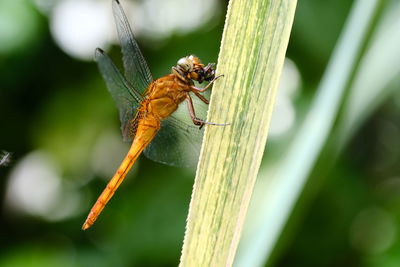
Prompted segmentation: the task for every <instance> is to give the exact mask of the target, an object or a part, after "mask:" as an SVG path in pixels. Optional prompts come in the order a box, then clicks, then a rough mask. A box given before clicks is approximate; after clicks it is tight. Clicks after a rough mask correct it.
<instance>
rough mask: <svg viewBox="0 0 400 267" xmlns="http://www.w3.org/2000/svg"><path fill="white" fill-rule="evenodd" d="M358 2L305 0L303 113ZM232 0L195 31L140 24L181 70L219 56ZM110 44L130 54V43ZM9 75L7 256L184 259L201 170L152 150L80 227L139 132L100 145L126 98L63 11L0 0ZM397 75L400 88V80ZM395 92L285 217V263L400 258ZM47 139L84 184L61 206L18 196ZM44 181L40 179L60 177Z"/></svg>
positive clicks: (67, 176) (297, 34) (157, 70)
mask: <svg viewBox="0 0 400 267" xmlns="http://www.w3.org/2000/svg"><path fill="white" fill-rule="evenodd" d="M352 2H353V1H346V0H340V1H338V0H328V1H318V0H306V1H299V3H298V8H297V12H296V17H295V21H294V26H293V32H292V36H291V41H290V43H289V48H288V54H287V55H288V57H289V58H291V59H293V60H294V61H295V63H296V65H297V67H298V69H299V71H300V73H301V78H302V88H301V94H300V95H299V97H298V98H297V100H296V112H297V114H298V116H297V120H296V122H295V123H296V124H298V123H299V121H300V120H301V117H302V114H304V113H306V110H307V107H308V104H309V103H310V102H311V99H312V96H313V94H314V91H315V88H316V86H317V84H318V82H319V81H320V78H321V75H322V73H323V72H324V70H325V67H326V64H327V62H328V60H329V57H330V54H331V52H332V49H333V47H334V45H335V43H336V41H337V38H338V35H339V33H340V31H341V30H342V27H343V23H344V21H345V19H346V16H347V15H348V12H349V9H350V7H351V5H352ZM220 4H221V6H223V7H224V8H223V10H222V12H220V15H219V17H218V19H217V20H216V21H212V22H210V23H208V24H206V25H204V26H203V27H202V28H199V29H196V30H194V31H193V32H191V33H188V34H184V35H183V34H172V35H171V36H170V37H168V38H167V39H166V40H163V42H161V43H158V44H152V43H151V42H152V41H151V40H147V39H141V38H140V36H138V41H139V43H140V45H141V47H142V51H143V53H144V55H145V58H146V59H147V60H148V62H149V65H150V68H151V70H152V71H153V75H154V77H159V76H161V75H164V74H166V73H168V72H169V71H170V67H171V66H172V65H173V64H175V62H176V60H177V59H178V58H180V57H181V56H182V55H187V54H190V53H193V54H196V55H198V56H199V57H201V58H202V59H203V61H204V62H215V61H216V59H217V55H218V49H219V45H220V39H221V34H222V28H223V23H224V14H225V6H226V2H225V1H220ZM155 8H156V7H155ZM110 12H111V8H110ZM193 12H196V11H193ZM132 20H134V18H132ZM76 30H79V29H76ZM16 33H17V34H16ZM385 52H386V51H382V53H383V54H384V53H385ZM110 54H111V56H112V57H113V58H114V59H115V61H116V62H120V61H119V58H120V53H119V48H118V47H117V46H114V47H112V49H111V51H110ZM0 81H1V84H0V111H1V116H0V124H1V125H2V131H0V150H5V151H10V152H11V153H12V160H11V163H10V164H9V165H8V166H0V178H1V179H0V186H1V192H2V194H1V195H2V198H1V201H2V211H1V218H0V225H1V229H2V230H1V234H0V248H1V250H0V266H55V265H57V266H75V265H77V266H110V265H115V266H176V265H177V263H178V261H179V255H180V249H181V245H182V239H183V233H184V226H185V219H186V214H187V208H188V205H189V200H190V194H191V189H192V183H193V180H192V179H193V177H194V174H193V173H192V172H190V171H187V170H181V169H178V168H172V167H168V166H164V165H160V164H157V163H154V162H151V161H149V160H147V159H146V158H144V157H142V158H141V159H140V161H139V163H138V164H137V166H136V167H135V168H134V170H133V171H132V172H131V174H130V175H128V178H127V181H126V182H125V183H124V184H123V186H122V187H121V188H120V189H119V190H118V192H117V194H116V196H115V197H114V198H113V200H112V201H111V202H110V204H109V205H108V206H107V207H106V209H105V211H104V213H103V214H102V216H101V217H100V219H99V221H98V222H97V223H96V225H95V226H94V227H93V229H91V230H90V231H88V232H82V231H81V230H80V226H81V224H82V222H83V221H84V218H85V216H86V213H87V211H88V210H89V208H90V205H91V204H92V203H93V201H94V200H95V198H96V197H97V195H98V194H99V193H100V192H101V190H102V189H103V187H104V186H105V180H107V179H109V178H110V175H111V174H112V173H113V171H114V170H115V169H116V168H117V166H118V164H119V162H118V161H119V160H122V158H123V156H124V153H125V152H126V151H127V150H128V146H129V144H122V141H118V142H119V143H117V144H118V146H121V147H122V150H118V149H117V150H116V151H114V150H113V149H112V148H109V150H106V151H104V150H102V151H103V152H104V154H103V155H97V154H96V151H97V150H96V144H97V143H98V142H99V139H100V138H101V136H104V135H107V134H108V133H111V136H118V137H119V122H118V115H117V109H116V108H115V107H114V104H113V102H112V99H111V97H110V96H109V95H108V93H107V90H106V89H105V84H104V83H103V81H102V80H101V77H100V74H99V72H98V71H97V67H96V65H95V63H94V62H83V61H78V60H76V59H73V58H71V57H70V56H68V55H67V54H65V53H64V52H63V51H61V50H60V48H58V47H57V46H56V44H55V43H54V42H53V39H52V36H51V34H50V30H49V18H48V17H47V15H45V14H44V13H41V12H39V11H38V10H37V9H36V6H35V5H34V3H33V2H31V1H29V0H18V1H14V0H3V1H1V2H0ZM388 86H389V85H388ZM391 86H394V88H398V87H399V81H398V80H396V81H393V82H392V83H391ZM227 90H229V88H227ZM392 92H393V93H392V97H390V98H387V99H386V100H384V101H383V102H381V103H380V106H379V107H377V110H376V111H374V112H373V113H372V114H368V118H367V119H366V121H365V122H364V123H363V124H362V127H361V128H360V129H359V130H358V131H357V132H356V133H355V134H354V136H353V137H352V139H351V141H350V144H349V145H347V146H346V147H345V148H344V150H343V153H341V154H340V155H341V156H340V157H339V158H338V160H337V161H336V163H335V164H334V166H333V167H331V168H328V169H324V168H323V166H325V165H324V162H323V161H324V159H325V158H326V159H325V160H330V159H331V157H329V155H328V157H323V158H321V159H320V160H319V161H318V166H320V167H318V166H317V167H316V168H315V170H314V171H313V177H314V176H315V177H324V182H323V183H322V182H320V181H319V180H318V179H312V180H311V181H312V183H315V185H314V184H311V189H310V190H308V191H307V192H306V194H305V196H304V197H305V198H307V193H309V194H310V197H309V198H310V200H309V201H308V202H307V201H306V204H304V206H305V207H304V208H302V209H300V210H299V211H298V212H297V213H298V214H297V216H296V219H295V220H294V222H292V223H291V224H290V225H289V228H288V229H287V230H286V231H285V233H284V235H283V238H282V239H283V240H284V242H283V243H282V245H281V247H280V249H279V253H278V254H277V256H276V258H275V261H274V264H275V265H276V266H293V265H295V266H337V265H344V266H389V267H390V266H398V265H399V264H400V254H398V251H399V249H400V240H399V238H398V232H399V231H400V229H399V226H400V221H399V218H400V213H399V212H400V208H399V207H400V198H399V193H400V177H399V166H400V164H399V162H400V143H399V140H400V119H399V118H400V116H399V110H400V94H399V90H393V91H392ZM310 131H312V129H310ZM269 141H270V142H269V143H268V148H269V149H268V150H267V151H268V152H269V153H272V154H271V155H274V153H276V154H279V151H280V150H281V149H282V147H283V146H282V145H279V144H278V143H276V144H277V145H276V146H274V144H275V142H274V139H270V140H269ZM33 151H45V153H47V154H48V155H49V156H50V157H51V158H52V159H53V160H54V161H55V162H56V164H57V169H58V170H59V174H60V177H61V178H62V185H63V186H64V187H68V188H69V190H73V191H74V192H76V193H79V195H80V198H79V199H80V202H79V205H78V208H77V210H76V212H75V213H72V215H71V216H69V217H67V218H65V219H60V220H51V219H48V218H44V217H41V216H32V215H27V214H25V213H21V212H19V211H18V210H17V209H14V208H13V207H12V206H10V205H9V203H7V199H8V197H6V191H7V186H8V184H10V177H13V176H12V173H13V172H14V169H15V168H16V166H17V165H18V163H19V162H21V160H22V159H24V158H25V157H26V156H27V155H29V154H30V153H32V152H33ZM101 159H103V160H106V161H107V160H108V161H109V162H108V165H111V166H107V170H106V171H102V170H98V169H96V168H95V167H93V166H94V163H93V161H96V160H101ZM288 168H290V166H288ZM100 178H101V179H100ZM314 181H315V182H314ZM36 186H37V188H31V190H38V189H39V188H41V187H44V186H46V185H44V184H37V185H36ZM312 188H316V189H315V191H313V190H312ZM379 229H381V231H378V230H379ZM382 229H383V230H382ZM390 231H392V232H390ZM360 233H361V234H360ZM363 233H364V234H363ZM365 244H367V245H365ZM368 244H369V245H368Z"/></svg>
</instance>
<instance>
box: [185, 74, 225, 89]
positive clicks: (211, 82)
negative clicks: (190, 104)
mask: <svg viewBox="0 0 400 267" xmlns="http://www.w3.org/2000/svg"><path fill="white" fill-rule="evenodd" d="M223 76H224V75H223V74H221V75H218V76H216V77H215V78H214V79H212V80H211V81H210V82H209V83H208V84H207V85H206V87H204V88H198V87H196V86H193V85H192V86H190V88H192V89H193V92H196V91H197V92H204V91H206V90H207V89H208V88H210V87H211V85H212V84H213V83H214V82H215V81H216V80H217V79H218V78H221V77H223Z"/></svg>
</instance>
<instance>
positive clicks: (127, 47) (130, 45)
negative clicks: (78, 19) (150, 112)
mask: <svg viewBox="0 0 400 267" xmlns="http://www.w3.org/2000/svg"><path fill="white" fill-rule="evenodd" d="M113 12H114V19H115V23H116V25H117V31H118V37H119V40H120V42H121V49H122V55H123V63H124V69H125V77H126V79H127V80H128V81H129V82H130V83H131V84H132V85H133V88H135V89H136V90H137V91H138V92H139V93H141V94H143V93H144V91H145V90H146V89H147V87H148V86H149V84H150V83H151V82H152V81H153V78H152V76H151V72H150V69H149V67H148V66H147V63H146V60H145V59H144V57H143V55H142V52H140V49H139V46H138V44H137V42H136V40H135V37H134V36H133V33H132V30H131V28H130V26H129V22H128V19H127V17H126V15H125V13H124V11H123V9H122V7H121V4H120V3H119V1H118V0H114V1H113Z"/></svg>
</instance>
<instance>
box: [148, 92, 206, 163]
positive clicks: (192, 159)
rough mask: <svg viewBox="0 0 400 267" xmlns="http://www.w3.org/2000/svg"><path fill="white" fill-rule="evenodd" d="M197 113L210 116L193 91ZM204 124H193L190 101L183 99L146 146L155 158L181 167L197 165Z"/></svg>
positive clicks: (150, 155) (149, 156)
mask: <svg viewBox="0 0 400 267" xmlns="http://www.w3.org/2000/svg"><path fill="white" fill-rule="evenodd" d="M192 99H193V105H194V107H195V112H196V116H197V117H198V118H201V119H206V116H207V105H206V104H204V103H203V102H201V101H200V100H199V99H198V98H197V97H196V96H194V95H192ZM203 133H204V128H203V129H199V126H196V125H194V124H193V122H192V120H191V118H190V115H189V111H188V108H187V104H186V102H185V103H182V104H181V105H180V106H179V108H178V110H177V111H175V112H174V113H173V114H172V115H171V116H170V117H168V118H166V119H164V120H162V122H161V129H160V131H159V132H158V133H157V135H156V137H155V138H154V140H153V141H152V142H151V143H150V145H149V146H148V147H147V148H146V149H145V151H144V154H145V155H146V156H147V157H148V158H150V159H151V160H154V161H157V162H160V163H163V164H167V165H171V166H177V167H185V168H196V166H197V162H198V159H199V155H200V148H201V142H202V140H203Z"/></svg>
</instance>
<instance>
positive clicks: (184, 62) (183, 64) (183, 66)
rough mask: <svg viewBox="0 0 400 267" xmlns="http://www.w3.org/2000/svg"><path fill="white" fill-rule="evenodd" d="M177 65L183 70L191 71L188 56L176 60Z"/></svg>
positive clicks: (191, 67) (191, 65)
mask: <svg viewBox="0 0 400 267" xmlns="http://www.w3.org/2000/svg"><path fill="white" fill-rule="evenodd" d="M178 67H179V68H180V69H182V70H183V71H184V72H191V71H192V70H193V62H192V61H191V60H190V58H187V57H183V58H181V59H179V60H178Z"/></svg>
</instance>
